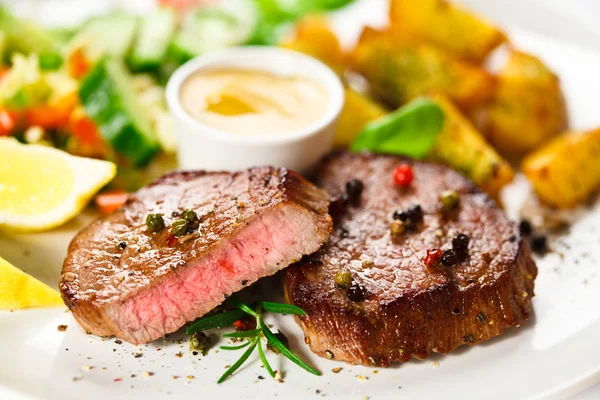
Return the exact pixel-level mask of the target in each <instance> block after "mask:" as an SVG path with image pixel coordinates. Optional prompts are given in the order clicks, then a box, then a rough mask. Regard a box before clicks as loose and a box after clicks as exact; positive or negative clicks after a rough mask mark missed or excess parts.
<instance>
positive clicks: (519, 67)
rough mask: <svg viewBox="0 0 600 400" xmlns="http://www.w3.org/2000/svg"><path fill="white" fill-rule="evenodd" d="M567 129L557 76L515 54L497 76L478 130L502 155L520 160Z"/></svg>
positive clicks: (528, 57)
mask: <svg viewBox="0 0 600 400" xmlns="http://www.w3.org/2000/svg"><path fill="white" fill-rule="evenodd" d="M566 126H567V115H566V108H565V102H564V97H563V94H562V91H561V89H560V83H559V80H558V78H557V76H556V75H554V73H552V71H550V70H549V69H548V67H547V66H546V65H544V63H543V62H542V61H540V60H539V59H537V58H536V57H534V56H532V55H530V54H527V53H523V52H518V51H515V52H513V53H511V55H510V58H509V61H508V63H507V65H506V66H505V67H504V69H503V70H502V71H501V72H500V75H499V78H498V88H497V91H496V95H495V96H494V99H493V100H492V102H491V103H490V105H489V106H488V107H487V111H486V112H485V113H484V117H483V125H482V126H481V130H482V132H483V134H484V135H485V136H486V138H487V139H488V141H489V142H490V143H491V144H492V145H493V146H494V147H496V148H497V149H498V151H499V152H500V153H501V154H505V155H507V156H510V157H515V156H522V155H523V154H526V153H527V152H529V151H531V150H533V149H534V148H535V147H537V146H539V145H540V144H541V143H543V142H544V141H546V140H548V139H550V138H552V137H554V136H556V135H558V134H559V133H560V132H562V131H564V130H565V128H566Z"/></svg>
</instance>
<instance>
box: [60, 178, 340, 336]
mask: <svg viewBox="0 0 600 400" xmlns="http://www.w3.org/2000/svg"><path fill="white" fill-rule="evenodd" d="M267 178H268V179H267ZM267 182H268V184H266V183H267ZM328 205H329V201H328V195H327V194H326V193H325V192H324V191H323V190H321V189H318V188H316V187H315V186H313V185H312V184H310V183H309V182H307V181H306V180H304V179H303V178H302V177H301V176H300V175H298V174H297V173H295V172H292V171H287V170H285V169H275V168H272V167H259V168H252V169H250V170H248V171H242V172H235V173H229V172H204V171H181V172H174V173H170V174H167V175H165V176H163V177H162V178H160V179H158V180H157V181H155V182H154V183H152V184H151V185H149V186H147V187H145V188H143V189H141V190H140V191H138V192H137V193H134V194H132V195H131V196H130V198H129V201H128V202H127V204H126V205H125V206H124V207H123V208H121V209H120V210H118V211H117V212H115V213H114V214H112V215H110V216H107V217H104V218H101V219H98V220H96V221H95V222H93V223H92V224H91V225H90V226H88V227H87V228H85V229H83V230H82V231H81V232H80V233H79V234H78V235H77V236H76V237H75V238H74V239H73V241H72V242H71V245H70V246H69V253H68V255H67V258H66V259H65V262H64V265H63V271H62V276H61V282H60V285H59V286H60V290H61V294H62V297H63V300H64V301H65V304H66V305H67V306H68V307H69V309H71V311H72V312H73V315H74V317H75V318H76V319H77V321H78V322H79V323H80V324H81V325H82V327H83V328H84V329H85V330H86V331H89V332H92V333H95V334H98V335H101V336H109V335H114V336H117V337H119V338H121V339H124V340H127V341H129V342H131V343H135V344H138V343H145V342H148V341H151V340H154V339H157V338H159V337H161V336H164V335H165V334H166V333H169V332H173V331H175V330H177V329H179V328H180V327H181V326H183V325H184V324H185V323H186V322H188V321H192V320H194V319H196V318H197V317H199V316H202V315H203V314H205V313H206V312H208V311H210V310H212V309H213V308H214V307H216V306H217V305H219V304H221V303H222V302H223V301H224V300H225V298H227V297H228V296H229V295H230V294H231V293H233V292H236V291H238V290H240V289H242V288H243V287H244V286H247V285H249V284H251V283H253V282H255V281H256V280H258V279H260V278H261V277H264V276H267V275H272V274H274V273H275V272H277V271H278V270H280V269H282V268H284V267H286V266H287V265H289V264H290V263H291V262H296V261H297V260H299V259H300V258H301V257H302V256H303V255H305V254H310V253H312V252H314V251H316V250H317V249H318V248H319V247H320V246H321V244H322V243H324V242H325V241H326V240H327V238H328V237H329V234H330V232H331V227H332V222H331V218H330V217H329V215H328V214H327V209H328ZM184 209H193V210H194V211H196V212H197V214H198V216H199V217H200V219H201V221H202V222H201V224H200V227H199V230H198V233H196V234H192V236H190V237H189V238H185V239H187V240H184V237H182V238H179V239H178V240H175V244H172V240H171V238H172V236H171V229H170V223H171V222H172V221H173V220H174V219H176V218H177V216H178V215H180V214H181V212H182V211H183V210H184ZM148 213H160V214H162V215H163V216H164V219H165V224H166V228H164V229H163V230H161V231H160V232H157V233H151V232H149V231H148V230H147V229H146V226H145V218H146V216H147V214H148ZM121 242H126V243H127V246H125V247H124V248H120V247H119V246H118V244H119V243H121ZM242 282H244V283H243V284H242Z"/></svg>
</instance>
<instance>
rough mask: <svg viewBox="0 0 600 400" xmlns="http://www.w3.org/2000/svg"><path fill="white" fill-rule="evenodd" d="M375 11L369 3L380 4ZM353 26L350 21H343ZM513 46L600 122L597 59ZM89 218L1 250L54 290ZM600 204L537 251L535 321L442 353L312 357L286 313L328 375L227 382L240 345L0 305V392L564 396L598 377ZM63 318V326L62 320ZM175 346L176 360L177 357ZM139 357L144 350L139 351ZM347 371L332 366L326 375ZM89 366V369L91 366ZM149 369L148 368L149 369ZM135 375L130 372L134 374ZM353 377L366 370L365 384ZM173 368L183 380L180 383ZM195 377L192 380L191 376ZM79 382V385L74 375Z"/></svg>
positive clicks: (521, 189)
mask: <svg viewBox="0 0 600 400" xmlns="http://www.w3.org/2000/svg"><path fill="white" fill-rule="evenodd" d="M374 6H377V7H381V6H383V2H379V1H371V0H369V2H362V3H360V4H358V5H356V6H354V7H352V9H351V10H349V11H347V12H346V15H345V16H344V21H345V22H344V23H343V24H342V23H340V21H342V18H341V17H340V18H337V19H336V27H337V28H339V30H340V31H341V32H343V34H344V35H345V36H346V39H347V40H351V38H352V37H353V35H355V34H356V31H357V29H352V28H351V26H352V24H351V23H350V20H352V21H353V22H356V24H358V23H360V22H363V21H368V22H377V21H380V20H381V15H383V14H382V13H381V9H379V11H378V10H377V9H373V7H374ZM377 7H375V8H377ZM349 27H350V28H349ZM510 33H511V37H512V38H513V39H514V41H515V42H516V43H517V45H518V46H519V47H521V48H522V49H524V50H528V51H531V52H533V53H534V54H537V55H539V56H540V57H541V58H543V59H544V61H546V62H547V63H548V64H549V65H550V66H551V67H552V68H553V69H554V70H555V71H556V72H557V73H558V74H559V76H560V77H561V79H562V82H563V88H564V91H565V93H566V97H567V102H568V104H569V111H570V116H571V124H572V126H573V127H575V128H588V127H593V126H594V125H600V116H599V114H598V111H597V108H598V104H600V80H599V79H597V70H598V66H600V56H599V55H596V54H593V53H590V52H587V51H585V50H582V49H577V48H574V47H573V46H567V45H565V44H561V43H559V42H554V41H552V40H548V39H545V38H544V37H542V36H537V35H534V34H531V33H527V32H525V31H522V30H518V29H511V30H510ZM528 193H529V187H528V185H527V183H526V182H525V181H524V180H523V179H517V182H516V183H515V184H514V185H513V186H512V187H511V188H510V189H509V190H508V197H509V200H510V202H511V207H510V211H511V213H512V214H513V216H514V210H515V208H516V206H517V205H518V203H519V201H520V200H521V199H523V198H525V197H526V196H527V195H528ZM88 221H89V216H80V217H79V218H77V219H76V220H75V221H73V222H72V223H70V224H68V225H67V226H65V227H63V228H61V229H59V230H56V231H53V232H50V233H44V234H38V235H23V236H12V237H3V238H0V254H1V255H2V256H3V257H5V258H7V259H8V260H9V261H11V262H12V263H14V264H15V265H17V266H19V267H20V268H23V269H24V270H26V271H27V272H31V273H32V274H33V275H35V276H37V277H39V278H40V279H42V280H43V281H44V282H46V283H48V284H51V285H52V286H56V283H57V281H58V276H59V273H60V267H61V265H62V260H63V258H64V256H65V253H66V248H67V245H68V242H69V240H70V238H71V237H72V235H73V234H74V232H75V231H76V230H77V229H79V228H81V227H82V226H84V225H85V223H86V222H88ZM598 222H600V204H596V205H595V206H594V207H592V208H590V209H589V210H585V211H583V212H582V213H581V216H580V217H579V220H578V221H577V222H576V223H575V224H574V225H573V226H572V228H571V230H570V233H568V234H566V235H564V236H562V237H560V238H556V239H554V240H553V243H552V245H553V246H554V247H555V248H556V249H557V250H560V252H561V253H562V254H563V255H562V258H561V256H559V254H558V253H551V254H549V255H547V256H546V257H544V258H541V259H537V261H538V267H539V277H538V279H537V281H536V297H535V299H534V307H535V317H534V318H533V319H532V320H530V321H529V322H527V323H526V324H524V325H523V326H521V327H520V328H518V329H511V330H509V331H508V332H506V334H505V335H503V336H502V337H500V338H497V339H495V340H491V341H489V342H486V343H484V344H481V345H478V346H475V347H472V348H463V349H460V350H459V351H456V352H454V353H452V354H450V355H447V356H439V355H437V356H433V357H431V358H430V359H428V360H427V361H413V362H409V363H405V364H403V365H397V366H394V367H392V368H390V369H379V370H378V371H377V370H375V369H372V368H365V367H356V366H348V365H345V364H341V363H338V362H333V361H327V360H324V359H320V358H318V357H315V356H314V355H312V354H311V353H310V351H309V350H308V348H307V347H306V346H305V345H304V344H303V343H302V337H303V336H302V332H301V330H300V328H299V327H298V326H297V325H296V324H295V323H294V322H293V320H292V319H291V318H290V317H278V318H276V319H273V320H272V321H271V322H273V323H274V324H276V326H278V327H281V328H282V330H283V331H284V332H286V334H287V335H288V337H290V340H291V343H292V348H293V349H294V350H296V351H298V352H299V353H300V354H301V355H302V357H303V358H304V359H306V360H308V361H309V362H310V363H311V364H313V365H315V366H317V367H318V368H319V369H320V370H321V371H322V372H323V376H322V377H320V378H318V377H314V376H312V375H309V374H307V373H306V372H304V371H302V370H300V369H299V368H297V367H296V366H294V365H293V364H291V363H290V362H288V361H287V360H285V359H282V358H281V357H279V358H278V357H275V356H274V355H273V354H269V355H268V357H269V358H270V360H271V361H272V364H273V365H274V366H275V367H276V368H277V369H280V370H283V371H284V372H285V383H278V382H275V381H273V380H271V379H264V380H260V379H258V375H262V376H263V377H267V378H268V375H267V374H266V373H265V371H264V369H262V368H261V367H260V362H259V361H258V360H257V357H255V356H252V357H251V359H250V362H249V363H248V364H247V365H245V366H244V367H243V368H242V369H241V370H240V371H239V372H238V373H236V374H235V375H234V376H233V377H232V378H231V379H229V380H228V381H226V383H224V384H222V385H217V384H216V383H215V381H216V379H217V378H218V376H219V375H221V374H222V373H223V372H224V366H225V365H227V364H231V363H232V362H233V361H235V358H237V356H239V354H238V353H235V354H234V353H229V352H225V351H220V352H218V353H216V352H215V351H211V352H210V354H209V355H208V356H207V357H204V358H201V357H200V358H199V357H194V356H193V355H192V354H191V353H190V352H189V350H188V348H187V343H183V344H178V343H174V342H173V341H174V340H175V339H177V338H178V337H179V336H177V335H175V337H170V338H169V339H168V340H167V341H166V342H162V341H160V340H159V341H156V342H154V343H151V344H149V345H146V346H139V347H135V346H132V345H129V344H127V343H122V344H116V343H115V341H114V340H103V339H100V338H97V337H94V336H88V335H86V334H85V333H84V332H83V331H82V330H81V329H80V328H79V327H78V326H77V324H76V323H75V321H74V320H73V318H72V316H71V315H70V314H69V313H67V312H65V310H64V309H55V310H50V311H48V310H32V311H19V312H12V313H11V312H0V355H1V356H0V398H1V399H12V398H48V399H71V398H72V399H76V398H77V399H81V398H82V397H84V396H85V398H86V399H105V398H110V399H111V400H117V399H135V398H140V399H148V398H163V397H164V398H169V397H172V398H198V397H200V398H257V397H261V398H273V397H275V396H277V397H280V398H311V397H315V398H317V397H321V396H322V395H326V396H327V398H345V399H349V398H352V399H362V398H363V397H365V396H368V397H369V398H391V397H402V398H432V397H434V396H436V397H443V398H446V399H454V398H456V399H458V398H461V399H469V398H473V399H480V398H486V399H492V398H498V399H502V398H544V397H565V396H567V395H569V394H573V393H575V392H576V391H578V390H581V389H583V388H584V387H586V386H589V385H591V384H593V383H594V382H595V381H597V380H598V379H599V377H600V346H598V345H597V344H598V338H599V337H600V307H598V304H600V277H598V276H597V271H598V264H599V261H600V246H598V244H599V243H600V231H599V230H600V228H598V227H597V225H598ZM60 324H67V325H68V330H67V331H66V332H59V331H58V330H57V326H58V325H60ZM179 352H182V353H183V355H182V357H181V358H180V357H177V353H179ZM135 353H142V357H140V358H135V356H134V354H135ZM338 366H339V367H342V368H343V369H342V371H341V372H340V373H338V374H334V373H333V372H331V369H332V368H334V367H338ZM88 367H92V368H91V369H88ZM144 372H148V373H152V375H151V376H145V374H144ZM134 375H135V376H134ZM356 375H362V376H365V377H367V378H368V380H366V381H361V380H359V379H357V378H356ZM174 376H176V377H178V378H177V379H175V378H174ZM187 376H193V377H194V378H193V379H191V378H189V379H188V378H187ZM74 378H75V381H74Z"/></svg>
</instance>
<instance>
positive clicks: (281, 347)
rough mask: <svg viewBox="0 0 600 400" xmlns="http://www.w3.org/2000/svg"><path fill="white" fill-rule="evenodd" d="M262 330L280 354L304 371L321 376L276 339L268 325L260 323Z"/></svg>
mask: <svg viewBox="0 0 600 400" xmlns="http://www.w3.org/2000/svg"><path fill="white" fill-rule="evenodd" d="M262 332H263V334H264V335H265V337H266V338H267V340H268V341H269V343H271V345H273V346H274V347H275V348H277V350H279V351H280V352H281V354H283V355H284V356H285V357H287V358H288V359H290V360H291V361H292V362H293V363H295V364H296V365H298V366H299V367H300V368H302V369H305V370H306V371H308V372H310V373H311V374H314V375H317V376H321V373H320V372H319V371H317V370H316V369H314V368H313V367H311V366H310V365H308V364H306V363H305V362H304V361H302V360H301V359H299V358H298V356H296V355H295V354H294V353H292V352H291V351H290V349H288V348H287V347H285V346H284V345H283V343H281V341H280V340H279V339H277V337H276V336H275V335H274V334H273V332H271V330H270V329H269V327H268V326H267V325H265V324H263V325H262Z"/></svg>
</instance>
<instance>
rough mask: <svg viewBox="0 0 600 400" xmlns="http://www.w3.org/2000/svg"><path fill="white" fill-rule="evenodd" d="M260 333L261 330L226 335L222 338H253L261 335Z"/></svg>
mask: <svg viewBox="0 0 600 400" xmlns="http://www.w3.org/2000/svg"><path fill="white" fill-rule="evenodd" d="M260 333H261V330H260V329H252V330H250V331H240V332H231V333H224V334H222V335H221V336H223V337H225V338H253V337H256V336H258V335H260Z"/></svg>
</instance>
